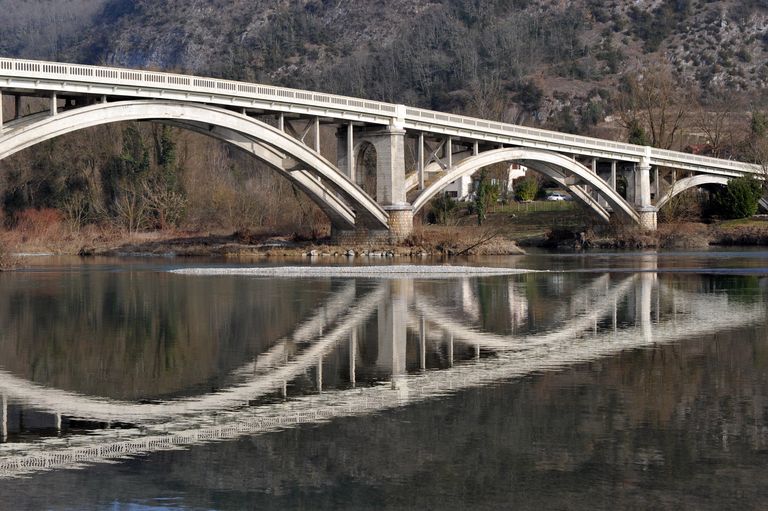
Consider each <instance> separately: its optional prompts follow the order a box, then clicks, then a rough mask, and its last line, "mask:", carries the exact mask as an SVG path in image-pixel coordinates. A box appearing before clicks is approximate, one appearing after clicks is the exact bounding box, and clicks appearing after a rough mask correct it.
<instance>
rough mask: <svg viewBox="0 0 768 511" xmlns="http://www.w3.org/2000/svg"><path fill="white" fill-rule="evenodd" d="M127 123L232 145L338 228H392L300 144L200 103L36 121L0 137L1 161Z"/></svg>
mask: <svg viewBox="0 0 768 511" xmlns="http://www.w3.org/2000/svg"><path fill="white" fill-rule="evenodd" d="M123 121H158V122H167V123H170V124H175V125H177V126H180V127H183V128H188V129H192V130H193V131H197V132H200V133H204V134H207V135H210V136H213V137H214V138H218V139H220V140H224V141H226V142H229V143H232V144H234V145H235V146H236V147H239V148H240V149H243V150H245V151H247V152H249V153H250V154H252V155H253V156H254V157H256V158H257V159H259V160H261V161H263V162H265V163H266V164H267V165H269V166H270V167H271V168H273V169H274V170H276V171H278V172H279V173H280V174H281V175H283V176H284V177H286V178H288V179H289V180H290V181H291V182H293V183H294V184H295V185H296V186H297V187H298V188H300V189H301V190H303V191H304V192H305V193H307V195H308V196H309V197H310V198H311V199H312V200H313V201H314V202H315V203H317V204H318V205H319V206H320V208H321V209H322V210H323V211H324V212H325V213H326V214H327V215H328V217H329V218H330V219H331V222H332V223H333V224H334V226H336V227H341V228H349V227H353V226H364V227H369V228H377V229H387V228H388V214H387V213H386V212H385V211H384V210H383V209H382V208H381V206H379V205H378V204H377V203H376V201H375V200H373V199H372V198H371V197H370V196H368V195H367V194H366V193H365V192H364V191H363V190H362V189H361V188H360V187H359V186H357V185H355V184H354V183H353V182H352V181H350V180H349V178H347V177H346V176H344V175H343V174H342V173H341V172H339V170H338V169H337V168H336V167H335V166H334V165H333V164H332V163H331V162H329V161H328V160H327V159H325V158H324V157H323V156H321V155H320V154H318V153H317V152H315V151H313V150H311V149H310V148H309V147H307V146H306V145H304V144H303V143H302V142H300V141H299V140H296V139H294V138H292V137H290V136H289V135H287V134H286V133H284V132H282V131H280V130H278V129H277V128H274V127H272V126H270V125H268V124H266V123H264V122H262V121H259V120H257V119H253V118H251V117H247V116H245V115H242V114H239V113H236V112H232V111H230V110H226V109H224V108H219V107H214V106H210V105H205V104H200V103H187V102H175V101H158V100H138V101H120V102H114V103H99V104H96V105H91V106H87V107H82V108H77V109H75V110H71V111H65V112H62V113H58V114H56V115H49V116H46V117H44V118H37V117H36V118H34V119H30V120H29V121H28V122H22V123H19V124H18V126H17V127H14V128H12V129H10V130H7V131H5V132H4V133H3V134H2V136H0V160H1V159H4V158H6V157H7V156H10V155H12V154H15V153H17V152H19V151H21V150H23V149H26V148H29V147H32V146H34V145H36V144H38V143H40V142H44V141H46V140H50V139H52V138H55V137H58V136H60V135H64V134H67V133H71V132H74V131H78V130H82V129H85V128H89V127H94V126H100V125H103V124H110V123H115V122H123Z"/></svg>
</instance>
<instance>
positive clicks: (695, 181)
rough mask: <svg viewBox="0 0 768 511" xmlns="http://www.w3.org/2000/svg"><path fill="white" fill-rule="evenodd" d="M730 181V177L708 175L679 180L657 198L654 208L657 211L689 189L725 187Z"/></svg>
mask: <svg viewBox="0 0 768 511" xmlns="http://www.w3.org/2000/svg"><path fill="white" fill-rule="evenodd" d="M730 180H731V178H730V177H726V176H718V175H710V174H697V175H695V176H691V177H686V178H684V179H680V180H679V181H675V184H673V185H672V187H671V188H670V189H669V190H668V191H667V193H665V194H664V195H662V196H661V197H659V200H658V201H656V207H657V208H658V209H661V208H663V207H664V206H665V205H666V204H667V203H668V202H669V201H670V200H672V199H673V198H674V197H675V196H677V195H680V194H681V193H683V192H684V191H686V190H690V189H691V188H694V187H697V186H703V185H727V184H728V182H729V181H730Z"/></svg>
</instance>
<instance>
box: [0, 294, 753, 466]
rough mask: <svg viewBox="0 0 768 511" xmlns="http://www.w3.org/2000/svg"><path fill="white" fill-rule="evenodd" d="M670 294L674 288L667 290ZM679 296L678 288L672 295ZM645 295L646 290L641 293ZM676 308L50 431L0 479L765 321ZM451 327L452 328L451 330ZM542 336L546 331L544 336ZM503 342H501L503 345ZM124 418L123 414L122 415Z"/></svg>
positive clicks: (732, 312) (715, 299)
mask: <svg viewBox="0 0 768 511" xmlns="http://www.w3.org/2000/svg"><path fill="white" fill-rule="evenodd" d="M672 291H673V293H674V290H672ZM675 294H676V293H675ZM648 298H649V296H648V295H645V299H646V300H647V299H648ZM672 299H673V300H674V302H675V303H676V304H678V306H676V307H675V312H674V313H672V315H671V317H669V318H667V319H664V320H661V321H660V320H658V319H657V320H656V321H655V322H653V323H652V324H651V325H650V326H651V328H652V332H651V333H652V335H650V336H646V335H643V327H640V326H634V325H622V327H621V328H620V329H614V330H612V331H603V332H594V333H593V334H591V335H586V336H578V337H574V336H573V335H568V336H560V337H559V338H557V339H555V338H551V339H550V340H551V341H552V342H551V343H545V344H542V343H535V344H533V345H531V346H527V345H526V344H521V345H517V346H515V345H511V346H506V347H507V348H511V349H503V350H500V351H499V352H497V355H496V356H494V357H488V358H481V359H479V360H476V361H474V362H472V363H466V364H457V365H455V366H453V367H451V368H449V369H443V370H440V371H424V372H419V373H416V374H408V375H399V376H397V377H396V378H395V377H393V378H392V380H391V382H390V383H391V384H388V385H372V386H367V387H357V388H355V389H354V390H349V389H342V390H330V391H324V392H323V393H321V394H313V395H306V396H300V397H297V398H294V399H291V400H289V401H284V402H278V403H275V404H271V405H265V406H257V407H237V408H236V409H234V410H218V411H217V414H215V415H214V416H212V415H211V414H210V413H207V412H206V413H201V414H197V415H194V416H185V417H180V418H173V419H172V420H169V421H167V422H163V423H159V424H147V425H145V426H144V428H145V429H139V428H133V429H123V430H106V431H104V433H103V434H100V435H74V436H72V437H68V439H67V442H66V443H65V442H63V441H61V439H59V438H55V437H53V438H52V439H50V441H48V440H44V441H42V442H40V443H38V444H33V443H19V444H17V445H14V450H13V451H9V452H8V455H6V456H3V457H0V477H13V476H25V475H29V474H30V473H32V472H34V471H38V470H47V469H54V468H68V467H81V466H83V464H84V463H95V462H101V461H106V460H114V459H121V458H125V457H126V456H129V455H136V454H148V453H151V452H156V451H162V450H169V449H178V448H179V447H183V446H190V445H198V444H203V443H207V442H212V441H217V440H226V439H235V438H241V437H243V436H245V435H253V434H258V433H264V432H268V431H275V430H279V429H282V428H286V427H291V426H298V425H301V424H307V423H319V422H326V423H327V422H328V421H329V420H331V419H333V418H336V417H351V416H360V415H363V414H373V413H381V412H382V411H383V410H389V409H396V408H401V407H404V406H407V405H409V404H415V403H418V402H421V401H424V400H427V399H432V398H441V397H445V395H446V393H455V392H458V391H460V390H463V389H471V388H476V387H480V386H486V385H489V384H491V383H493V382H498V381H506V380H509V379H511V378H519V377H521V376H524V375H529V374H536V373H541V372H542V371H551V370H558V369H562V368H566V367H568V366H569V365H574V364H581V363H584V362H589V361H592V360H599V359H600V358H602V357H606V356H615V355H616V354H617V353H621V352H622V351H626V350H636V349H638V348H644V347H648V348H652V347H658V346H659V345H661V344H666V343H673V342H679V341H680V339H682V338H690V337H691V336H699V335H705V334H707V335H709V334H711V333H712V332H713V331H714V332H719V331H721V330H723V329H726V328H728V327H729V323H726V322H723V321H722V318H723V317H728V318H729V319H730V322H731V323H733V324H740V325H746V324H752V323H757V322H762V321H764V320H765V315H766V313H765V308H764V306H763V304H762V303H757V302H756V303H754V304H751V305H747V304H743V303H735V302H734V301H733V300H730V301H729V300H728V297H727V296H724V295H708V296H704V297H695V296H693V295H689V294H688V293H683V294H682V295H680V294H677V296H674V294H673V296H672ZM448 329H449V330H450V328H448ZM544 335H546V334H544ZM482 337H483V335H482V333H480V332H476V331H474V332H468V336H467V339H466V340H467V341H469V342H471V343H476V342H483V339H482ZM502 347H504V346H502ZM123 417H125V415H123Z"/></svg>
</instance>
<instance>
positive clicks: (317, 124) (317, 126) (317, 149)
mask: <svg viewBox="0 0 768 511" xmlns="http://www.w3.org/2000/svg"><path fill="white" fill-rule="evenodd" d="M314 132H315V133H314V137H313V138H314V139H315V152H316V153H319V152H320V118H319V117H315V121H314Z"/></svg>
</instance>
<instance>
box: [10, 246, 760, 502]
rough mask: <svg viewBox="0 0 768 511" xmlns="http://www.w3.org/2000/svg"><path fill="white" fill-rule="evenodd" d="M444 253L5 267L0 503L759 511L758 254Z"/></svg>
mask: <svg viewBox="0 0 768 511" xmlns="http://www.w3.org/2000/svg"><path fill="white" fill-rule="evenodd" d="M305 264H306V263H305ZM358 264H360V265H363V266H365V265H371V264H379V265H382V264H386V262H382V260H377V261H366V262H365V263H361V262H359V261H358ZM430 264H435V263H434V262H431V263H430ZM451 264H454V265H459V264H462V265H467V266H474V267H493V268H510V269H513V270H516V271H519V272H515V273H509V274H488V275H484V274H482V273H472V274H471V275H462V274H439V273H413V274H410V273H391V272H384V271H379V270H376V269H374V270H373V271H371V272H370V273H368V274H365V273H362V274H361V273H356V274H355V275H356V276H354V277H350V276H345V275H343V272H342V273H339V274H332V273H331V274H329V273H324V274H322V275H313V274H311V273H308V274H304V275H298V276H275V275H269V274H259V275H253V274H248V273H247V271H243V272H242V273H239V272H231V273H228V274H220V273H217V272H206V271H202V272H201V271H199V270H200V269H201V268H203V269H209V270H213V269H221V268H229V269H232V268H243V269H246V270H247V267H248V265H246V264H233V263H225V262H217V261H205V262H201V261H197V260H176V259H88V260H81V259H77V258H38V259H33V260H31V261H30V262H29V265H28V267H26V268H25V269H23V270H21V271H17V272H10V273H0V509H3V510H4V509H8V510H23V509H34V510H37V509H53V510H64V509H67V510H68V509H109V510H150V509H195V510H197V509H200V510H209V509H222V510H224V509H226V510H230V509H231V510H239V509H535V510H541V509H574V510H576V509H579V510H580V509H585V510H586V509H589V510H594V509H675V510H679V509H699V510H708V509H712V510H715V509H717V510H720V509H739V510H744V509H765V507H766V502H768V252H766V251H764V250H748V251H736V250H729V251H709V252H676V253H672V252H670V253H659V254H656V253H610V252H606V253H589V254H586V255H578V254H572V255H550V254H538V255H529V256H515V257H498V258H495V257H494V258H491V257H489V258H482V259H480V258H474V259H467V260H465V261H451ZM190 269H195V270H196V272H191V273H190V272H189V271H188V270H190ZM172 270H182V271H181V272H173V271H172ZM523 270H536V271H530V272H529V271H523Z"/></svg>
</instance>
